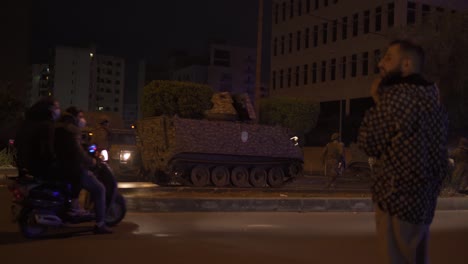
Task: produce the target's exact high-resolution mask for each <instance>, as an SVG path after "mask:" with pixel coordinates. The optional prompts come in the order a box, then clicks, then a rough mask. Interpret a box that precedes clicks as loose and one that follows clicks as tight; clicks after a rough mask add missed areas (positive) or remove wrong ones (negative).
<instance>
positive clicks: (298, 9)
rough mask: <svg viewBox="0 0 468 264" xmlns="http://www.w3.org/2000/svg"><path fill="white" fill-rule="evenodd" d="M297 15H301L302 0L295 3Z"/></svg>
mask: <svg viewBox="0 0 468 264" xmlns="http://www.w3.org/2000/svg"><path fill="white" fill-rule="evenodd" d="M297 15H298V16H302V0H299V1H298V3H297Z"/></svg>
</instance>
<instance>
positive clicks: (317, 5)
mask: <svg viewBox="0 0 468 264" xmlns="http://www.w3.org/2000/svg"><path fill="white" fill-rule="evenodd" d="M318 8H319V0H315V5H314V9H315V10H317V9H318Z"/></svg>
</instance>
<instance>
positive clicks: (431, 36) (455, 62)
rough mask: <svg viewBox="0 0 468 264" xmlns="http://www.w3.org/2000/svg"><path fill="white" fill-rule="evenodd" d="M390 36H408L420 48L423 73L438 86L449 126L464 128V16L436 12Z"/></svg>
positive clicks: (467, 41) (467, 85)
mask: <svg viewBox="0 0 468 264" xmlns="http://www.w3.org/2000/svg"><path fill="white" fill-rule="evenodd" d="M391 35H393V37H399V38H407V39H411V40H413V41H415V42H416V43H418V44H420V45H421V46H422V47H423V48H424V50H425V52H426V65H425V70H424V73H425V75H427V76H428V77H429V78H430V79H432V80H434V81H436V82H437V83H438V86H439V87H440V92H441V99H442V102H443V103H444V105H445V106H446V107H447V110H448V112H449V119H450V126H451V128H452V129H455V130H465V131H466V130H468V122H467V120H468V104H466V102H468V74H467V73H468V49H467V48H466V47H468V16H467V15H466V14H461V13H440V12H436V13H434V14H432V15H430V16H427V17H426V21H425V23H423V24H420V25H416V26H413V27H406V28H400V29H398V30H396V31H395V32H392V33H391Z"/></svg>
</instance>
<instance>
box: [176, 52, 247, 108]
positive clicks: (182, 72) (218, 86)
mask: <svg viewBox="0 0 468 264" xmlns="http://www.w3.org/2000/svg"><path fill="white" fill-rule="evenodd" d="M255 66H256V50H255V49H253V48H244V47H237V46H230V45H220V44H216V45H215V44H214V45H211V46H210V56H209V64H208V65H199V64H194V65H189V66H186V67H183V68H180V69H178V70H176V71H174V72H173V73H172V79H173V80H178V81H190V82H196V83H202V84H207V85H209V86H211V87H212V88H213V90H215V91H220V92H230V93H233V94H234V93H247V94H249V96H250V98H251V100H252V101H253V100H254V98H255V77H256V76H255V72H256V68H255Z"/></svg>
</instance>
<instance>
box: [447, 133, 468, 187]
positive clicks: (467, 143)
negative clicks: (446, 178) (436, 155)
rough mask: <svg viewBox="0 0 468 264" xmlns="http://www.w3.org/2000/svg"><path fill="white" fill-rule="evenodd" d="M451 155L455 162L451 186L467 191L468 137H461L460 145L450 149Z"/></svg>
mask: <svg viewBox="0 0 468 264" xmlns="http://www.w3.org/2000/svg"><path fill="white" fill-rule="evenodd" d="M449 157H450V158H451V159H453V160H454V162H455V170H454V171H453V174H452V177H451V179H450V187H451V188H453V189H455V191H458V192H460V191H465V190H466V187H468V139H466V138H461V139H460V142H459V143H458V147H457V148H456V149H454V150H452V151H450V154H449Z"/></svg>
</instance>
